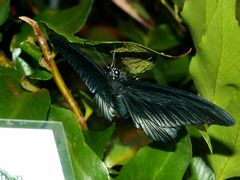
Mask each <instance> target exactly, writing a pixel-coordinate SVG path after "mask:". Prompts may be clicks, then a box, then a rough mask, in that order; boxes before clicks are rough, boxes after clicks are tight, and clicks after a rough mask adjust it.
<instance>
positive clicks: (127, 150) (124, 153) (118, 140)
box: [104, 122, 152, 170]
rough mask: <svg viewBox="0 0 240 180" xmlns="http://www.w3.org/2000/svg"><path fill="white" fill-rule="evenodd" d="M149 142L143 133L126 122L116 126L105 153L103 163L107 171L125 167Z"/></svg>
mask: <svg viewBox="0 0 240 180" xmlns="http://www.w3.org/2000/svg"><path fill="white" fill-rule="evenodd" d="M151 141H152V140H150V138H149V137H147V136H146V135H145V134H144V132H143V131H141V130H139V129H136V128H134V127H133V126H132V124H128V123H126V122H125V123H123V124H118V128H117V129H116V132H115V137H114V138H113V139H112V141H111V144H110V146H109V148H108V151H107V152H106V155H105V159H104V163H105V164H106V166H107V167H108V168H109V169H110V168H112V167H114V166H117V165H125V164H126V163H127V162H128V161H129V160H130V159H131V158H132V157H133V156H134V155H135V154H136V152H137V151H138V150H139V149H140V148H141V147H143V146H145V145H147V144H149V143H150V142H151ZM111 170H113V169H111Z"/></svg>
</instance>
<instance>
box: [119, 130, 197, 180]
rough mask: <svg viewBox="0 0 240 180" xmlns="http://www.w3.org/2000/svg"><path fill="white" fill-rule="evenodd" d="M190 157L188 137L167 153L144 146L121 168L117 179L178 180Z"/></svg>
mask: <svg viewBox="0 0 240 180" xmlns="http://www.w3.org/2000/svg"><path fill="white" fill-rule="evenodd" d="M170 147H171V146H170ZM191 157H192V151H191V142H190V138H189V136H188V135H187V136H185V137H183V138H182V139H181V140H180V141H179V142H178V143H177V144H176V149H175V150H174V149H168V151H167V150H166V149H165V150H162V149H159V148H154V147H150V146H145V147H144V148H142V149H140V150H139V151H138V152H137V154H136V155H135V156H134V157H133V158H132V159H131V160H130V161H129V162H128V163H127V164H126V165H125V166H124V167H123V168H122V170H121V171H120V174H119V176H118V178H117V179H118V180H122V179H124V180H125V179H128V180H131V179H134V180H135V179H174V180H178V179H179V180H180V179H182V176H183V174H184V172H185V170H186V169H187V167H188V165H189V163H190V160H191Z"/></svg>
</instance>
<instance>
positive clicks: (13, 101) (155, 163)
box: [0, 0, 240, 180]
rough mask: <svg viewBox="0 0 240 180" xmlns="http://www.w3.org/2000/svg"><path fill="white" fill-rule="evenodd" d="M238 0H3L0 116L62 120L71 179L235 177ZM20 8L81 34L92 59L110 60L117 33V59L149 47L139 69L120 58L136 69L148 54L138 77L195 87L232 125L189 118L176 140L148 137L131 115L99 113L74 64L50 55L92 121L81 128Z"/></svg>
mask: <svg viewBox="0 0 240 180" xmlns="http://www.w3.org/2000/svg"><path fill="white" fill-rule="evenodd" d="M239 7H240V5H239V1H238V0H228V1H224V0H201V1H198V0H158V1H157V0H150V1H144V0H129V1H126V0H118V1H116V0H115V1H114V0H113V1H107V0H102V1H93V0H80V1H73V0H71V1H54V0H50V1H27V0H18V1H11V2H10V0H1V1H0V118H12V119H30V120H31V119H34V120H53V121H61V122H62V123H63V125H64V129H65V131H66V134H67V139H68V145H69V150H70V154H71V158H72V163H73V168H74V172H75V177H76V179H111V178H112V179H219V180H220V179H229V178H232V179H234V178H235V179H238V178H239V177H240V170H239V165H240V138H239V123H238V121H239V117H240V111H239V108H240V103H239V102H240V99H239V98H240V96H239V95H240V94H239V86H240V78H239V74H240V62H239V58H240V54H239V53H240V45H239V43H240V28H239ZM22 15H24V16H28V17H31V18H34V19H35V20H36V21H38V22H45V23H46V24H47V26H48V27H50V28H52V29H53V30H55V31H56V32H58V33H61V34H62V35H64V36H65V37H67V38H68V39H73V37H72V35H73V34H75V35H77V36H79V37H81V39H78V40H77V41H78V43H79V44H80V45H81V48H82V50H83V51H84V52H85V53H86V54H87V55H88V56H89V57H91V58H92V59H94V60H98V63H102V62H103V60H108V61H109V62H110V61H111V59H112V55H111V53H110V50H113V49H114V47H116V44H117V42H116V41H122V42H121V45H122V47H123V48H122V55H121V56H122V57H121V56H120V57H118V59H125V60H126V61H127V62H129V61H134V62H135V60H139V59H131V58H129V57H128V56H124V53H125V54H126V53H127V52H135V51H136V52H139V51H140V52H143V53H145V54H147V55H150V57H153V58H152V60H151V61H146V62H145V61H143V60H142V59H141V60H140V69H137V68H136V67H133V66H131V65H130V64H128V63H126V64H124V65H125V66H126V67H127V68H128V70H130V71H134V70H136V72H133V73H139V72H140V71H141V68H144V67H146V66H147V64H148V63H151V64H154V68H153V69H151V70H149V71H147V72H146V73H143V74H142V75H141V79H144V80H148V81H152V82H156V83H158V84H161V85H167V86H173V87H176V88H180V89H184V90H186V91H190V92H193V93H196V94H198V95H200V96H202V97H204V98H205V99H208V100H210V101H212V102H214V103H216V104H217V105H219V106H221V107H222V108H223V109H225V110H226V111H228V112H229V113H230V114H231V115H232V116H233V117H234V119H235V122H236V123H235V125H234V126H232V127H229V128H226V127H220V126H210V127H208V128H207V127H206V129H207V130H205V129H204V128H203V127H201V128H203V129H202V130H199V128H198V129H197V128H196V127H191V126H190V127H187V128H186V129H187V132H186V131H183V132H182V134H181V136H180V137H179V139H178V140H177V142H176V143H174V144H168V145H166V144H160V143H156V142H153V143H150V144H149V141H150V140H149V139H148V138H147V137H145V136H144V135H143V133H142V132H140V131H138V130H136V129H134V128H133V127H132V126H131V124H130V123H129V122H125V121H123V120H117V121H116V123H109V122H106V120H104V119H103V118H102V117H101V116H100V115H99V113H98V112H97V110H96V108H95V106H94V104H93V100H92V97H93V96H92V95H91V94H90V93H89V92H88V90H87V89H86V87H85V86H84V85H83V83H82V81H81V80H80V79H79V78H78V76H77V74H76V73H74V72H73V71H72V69H71V67H70V66H69V65H67V64H66V62H64V61H63V60H62V59H61V58H59V57H58V56H57V58H56V61H57V64H58V67H59V69H60V72H61V73H62V75H63V77H64V79H65V81H66V83H67V85H68V86H69V88H70V89H71V91H72V93H73V95H74V97H75V98H76V99H77V101H78V103H79V106H80V108H81V110H82V112H83V113H84V118H85V119H86V120H87V122H88V126H89V128H90V131H89V132H82V131H81V128H80V126H79V124H78V123H77V122H76V120H75V118H74V115H73V113H72V112H71V111H70V110H69V109H68V105H67V104H66V103H65V101H64V99H63V97H62V95H61V94H60V93H59V91H58V89H57V87H56V85H55V84H54V81H53V80H52V74H51V73H50V72H49V71H47V70H46V69H44V68H42V67H41V66H40V65H39V63H40V60H41V57H42V55H41V52H40V49H39V47H38V45H37V43H36V39H35V37H34V35H33V31H32V29H31V27H30V26H29V25H27V24H26V23H23V22H21V21H20V20H19V19H18V16H22ZM133 42H135V43H133ZM86 44H87V45H88V46H87V45H86ZM106 44H107V45H106ZM89 47H90V48H89ZM189 48H193V50H192V51H191V53H189V54H187V55H185V56H183V57H181V58H166V57H164V56H161V54H159V53H158V52H164V53H165V54H169V55H172V56H178V55H180V54H183V53H185V52H187V51H188V50H189ZM99 55H100V56H99ZM99 57H102V58H99ZM122 63H124V61H123V62H122ZM144 63H146V64H144ZM142 64H143V65H142ZM211 152H212V153H211Z"/></svg>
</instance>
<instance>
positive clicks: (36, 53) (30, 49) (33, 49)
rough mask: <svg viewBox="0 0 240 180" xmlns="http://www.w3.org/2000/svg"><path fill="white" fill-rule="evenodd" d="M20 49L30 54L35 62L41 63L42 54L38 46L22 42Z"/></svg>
mask: <svg viewBox="0 0 240 180" xmlns="http://www.w3.org/2000/svg"><path fill="white" fill-rule="evenodd" d="M19 47H20V48H21V49H22V50H23V51H25V52H26V53H28V54H29V55H30V56H31V57H32V58H33V60H35V61H36V62H38V63H39V61H40V60H41V58H42V53H41V51H40V48H39V47H38V46H36V45H34V44H32V43H31V42H29V41H27V40H26V41H23V42H21V43H20V45H19Z"/></svg>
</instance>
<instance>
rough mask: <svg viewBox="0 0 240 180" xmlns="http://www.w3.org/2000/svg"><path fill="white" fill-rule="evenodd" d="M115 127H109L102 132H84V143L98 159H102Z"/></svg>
mask: <svg viewBox="0 0 240 180" xmlns="http://www.w3.org/2000/svg"><path fill="white" fill-rule="evenodd" d="M114 129H115V125H114V124H113V125H111V126H110V127H108V128H106V129H105V130H104V131H91V132H84V138H85V140H86V143H87V144H88V145H89V146H90V147H91V149H92V150H93V151H94V152H95V153H96V154H97V155H98V157H99V158H102V157H103V153H104V151H105V148H106V146H107V144H108V143H109V140H110V138H111V137H112V134H113V131H114Z"/></svg>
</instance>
